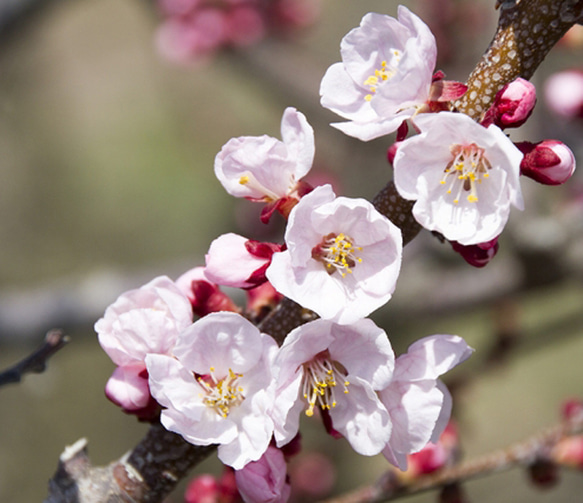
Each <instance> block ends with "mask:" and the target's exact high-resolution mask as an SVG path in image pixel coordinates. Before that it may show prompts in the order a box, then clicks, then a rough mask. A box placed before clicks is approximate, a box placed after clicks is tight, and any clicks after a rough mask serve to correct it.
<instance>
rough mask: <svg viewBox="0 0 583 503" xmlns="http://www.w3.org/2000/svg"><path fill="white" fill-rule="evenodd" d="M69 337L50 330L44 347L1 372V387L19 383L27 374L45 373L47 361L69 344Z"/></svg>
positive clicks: (58, 331)
mask: <svg viewBox="0 0 583 503" xmlns="http://www.w3.org/2000/svg"><path fill="white" fill-rule="evenodd" d="M69 340H70V339H69V337H68V336H67V335H65V334H64V333H63V332H62V331H61V330H57V329H55V330H50V331H49V332H48V333H47V335H46V336H45V340H44V343H43V345H42V346H41V347H40V348H38V349H37V350H36V351H34V352H33V353H32V354H30V355H29V356H27V357H26V358H24V359H23V360H22V361H20V362H18V363H17V364H16V365H14V366H13V367H10V368H9V369H7V370H4V371H3V372H0V386H4V385H6V384H10V383H17V382H20V381H21V380H22V377H23V376H24V375H25V374H30V373H35V374H40V373H41V372H44V371H45V369H46V367H47V360H48V359H49V358H50V357H51V356H53V355H54V354H55V353H56V352H57V351H58V350H59V349H61V348H62V347H63V346H64V345H65V344H67V343H68V342H69Z"/></svg>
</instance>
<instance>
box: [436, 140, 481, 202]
mask: <svg viewBox="0 0 583 503" xmlns="http://www.w3.org/2000/svg"><path fill="white" fill-rule="evenodd" d="M450 151H451V154H452V156H453V159H452V160H451V161H450V162H449V163H448V165H447V166H446V167H445V170H444V173H445V174H444V175H443V178H442V179H441V181H440V182H439V183H441V185H447V193H448V194H452V193H455V199H454V200H453V202H454V203H455V204H458V203H459V201H460V196H461V193H462V191H465V192H469V194H468V195H467V200H468V201H469V202H470V203H476V202H478V190H477V188H478V185H479V184H481V183H482V180H483V179H485V178H488V177H489V176H490V174H489V173H488V171H489V170H491V169H492V165H491V164H490V162H489V161H488V159H487V158H486V155H485V152H484V149H483V148H481V147H478V146H477V145H476V144H475V143H472V144H471V145H458V144H455V145H452V146H451V147H450Z"/></svg>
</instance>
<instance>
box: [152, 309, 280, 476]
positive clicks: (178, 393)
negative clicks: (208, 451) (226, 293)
mask: <svg viewBox="0 0 583 503" xmlns="http://www.w3.org/2000/svg"><path fill="white" fill-rule="evenodd" d="M276 350H277V344H276V342H275V341H274V340H273V339H272V338H271V337H270V336H268V335H265V334H261V333H260V332H259V330H258V329H257V327H255V325H253V324H252V323H250V322H249V321H247V320H246V319H245V318H243V317H242V316H240V315H238V314H235V313H230V312H220V313H211V314H209V315H207V316H205V317H204V318H201V319H199V320H198V321H196V322H195V323H194V324H192V325H190V326H189V327H188V328H187V329H185V330H183V331H182V332H181V333H180V335H179V337H178V339H177V341H176V345H175V346H174V349H173V356H167V355H157V354H150V355H148V356H147V357H146V365H147V368H148V374H149V384H150V390H151V393H152V396H153V397H154V398H155V399H156V400H157V401H158V403H159V404H160V405H162V406H163V407H165V409H164V410H163V411H162V414H161V418H160V421H161V422H162V424H163V425H164V427H165V428H166V429H168V430H170V431H173V432H175V433H178V434H180V435H182V437H183V438H184V439H185V440H186V441H188V442H190V443H192V444H194V445H211V444H219V447H218V455H219V459H220V460H221V461H222V462H223V463H225V464H226V465H229V466H232V467H233V468H234V469H236V470H239V469H241V468H243V466H245V465H246V464H247V463H249V462H250V461H257V460H258V459H259V458H260V457H261V456H262V455H263V453H264V452H265V450H266V449H267V446H268V445H269V441H270V439H271V436H272V434H273V421H272V419H271V418H270V415H269V413H270V411H271V407H272V406H273V400H274V397H273V389H272V387H271V382H272V375H271V364H272V359H273V357H274V356H275V351H276Z"/></svg>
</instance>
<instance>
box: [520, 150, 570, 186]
mask: <svg viewBox="0 0 583 503" xmlns="http://www.w3.org/2000/svg"><path fill="white" fill-rule="evenodd" d="M517 147H518V148H519V149H520V150H521V151H522V152H524V154H525V155H524V157H523V159H522V162H521V163H520V174H522V175H524V176H527V177H529V178H532V179H533V180H535V181H536V182H539V183H542V184H543V185H561V184H562V183H565V182H566V181H567V180H568V179H569V178H571V175H573V173H574V172H575V156H574V155H573V152H571V149H570V148H569V147H567V146H566V145H565V144H564V143H563V142H560V141H558V140H544V141H541V142H540V143H536V144H532V143H531V144H529V143H528V142H523V143H520V144H517Z"/></svg>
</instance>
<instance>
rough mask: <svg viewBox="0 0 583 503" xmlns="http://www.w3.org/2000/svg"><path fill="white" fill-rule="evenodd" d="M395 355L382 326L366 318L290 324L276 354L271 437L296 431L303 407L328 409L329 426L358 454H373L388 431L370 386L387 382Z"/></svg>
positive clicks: (284, 437)
mask: <svg viewBox="0 0 583 503" xmlns="http://www.w3.org/2000/svg"><path fill="white" fill-rule="evenodd" d="M393 365H394V355H393V350H392V348H391V344H390V342H389V340H388V338H387V335H386V334H385V332H384V331H383V330H382V329H381V328H379V327H377V326H376V325H375V324H374V323H373V322H372V321H371V320H369V319H364V320H360V321H358V322H356V323H354V324H352V325H337V324H335V323H332V322H329V321H326V320H321V319H319V320H315V321H312V322H310V323H307V324H305V325H302V326H300V327H298V328H296V329H294V330H292V331H291V332H290V333H289V334H288V336H287V337H286V339H285V341H284V343H283V345H282V346H281V348H280V350H279V353H278V354H277V356H276V359H275V367H276V372H277V384H276V395H277V397H278V398H277V401H276V403H275V406H274V410H273V418H274V421H275V440H276V442H277V445H278V446H281V445H285V444H286V443H287V442H289V441H290V440H291V439H292V438H294V436H295V435H296V434H297V432H298V428H299V420H300V415H301V413H302V411H304V410H305V411H306V415H308V416H312V415H313V414H314V411H315V409H320V410H322V411H323V412H324V413H326V414H329V416H330V419H331V420H332V426H333V428H334V429H335V430H336V431H338V432H339V433H341V434H342V435H343V436H344V437H345V438H346V439H347V440H348V442H349V443H350V445H351V446H352V448H353V449H354V450H356V452H358V453H360V454H364V455H367V456H372V455H375V454H378V453H379V452H380V451H381V450H382V448H383V447H384V446H385V444H386V443H387V442H388V440H389V438H390V435H391V423H390V421H389V416H388V414H387V411H386V409H385V408H384V406H383V405H382V404H381V402H380V401H379V400H378V398H377V396H376V394H375V391H376V390H379V389H383V388H385V387H386V386H388V385H389V383H390V381H391V377H392V373H393Z"/></svg>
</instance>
